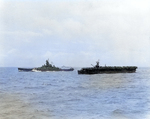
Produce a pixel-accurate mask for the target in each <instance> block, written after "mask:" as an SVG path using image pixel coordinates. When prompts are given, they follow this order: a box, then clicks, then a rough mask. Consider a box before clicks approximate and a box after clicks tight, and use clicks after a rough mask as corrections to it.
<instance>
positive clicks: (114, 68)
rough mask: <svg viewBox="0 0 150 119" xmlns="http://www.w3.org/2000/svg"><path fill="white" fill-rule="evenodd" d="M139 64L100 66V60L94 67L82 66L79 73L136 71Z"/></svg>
mask: <svg viewBox="0 0 150 119" xmlns="http://www.w3.org/2000/svg"><path fill="white" fill-rule="evenodd" d="M136 69H137V66H99V61H97V62H96V65H95V66H93V67H87V68H82V69H81V70H78V74H102V73H134V72H136Z"/></svg>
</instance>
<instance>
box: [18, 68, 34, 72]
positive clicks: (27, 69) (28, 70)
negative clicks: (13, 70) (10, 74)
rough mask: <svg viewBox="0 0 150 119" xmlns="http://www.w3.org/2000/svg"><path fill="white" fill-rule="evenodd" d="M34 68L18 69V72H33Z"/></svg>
mask: <svg viewBox="0 0 150 119" xmlns="http://www.w3.org/2000/svg"><path fill="white" fill-rule="evenodd" d="M32 70H33V68H18V71H24V72H31V71H32Z"/></svg>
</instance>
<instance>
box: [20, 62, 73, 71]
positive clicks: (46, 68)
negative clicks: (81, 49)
mask: <svg viewBox="0 0 150 119" xmlns="http://www.w3.org/2000/svg"><path fill="white" fill-rule="evenodd" d="M73 70H74V68H72V67H62V68H59V67H56V66H55V65H52V64H50V63H49V60H46V64H44V65H42V66H41V67H37V68H18V71H24V72H38V71H41V72H45V71H73Z"/></svg>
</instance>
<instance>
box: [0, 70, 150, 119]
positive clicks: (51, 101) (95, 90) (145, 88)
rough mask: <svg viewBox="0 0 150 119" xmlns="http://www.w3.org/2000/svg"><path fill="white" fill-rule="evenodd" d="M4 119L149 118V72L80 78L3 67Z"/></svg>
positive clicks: (0, 115) (0, 104)
mask: <svg viewBox="0 0 150 119" xmlns="http://www.w3.org/2000/svg"><path fill="white" fill-rule="evenodd" d="M0 119H150V68H138V69H137V70H136V73H116V74H94V75H78V73H77V69H75V70H74V71H70V72H63V71H62V72H61V71H58V72H18V69H17V68H15V67H12V68H10V67H1V68H0Z"/></svg>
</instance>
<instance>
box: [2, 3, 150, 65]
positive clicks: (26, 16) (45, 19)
mask: <svg viewBox="0 0 150 119" xmlns="http://www.w3.org/2000/svg"><path fill="white" fill-rule="evenodd" d="M149 3H150V2H149V0H143V1H140V0H126V1H123V0H121V1H120V0H114V1H111V0H108V1H105V0H101V1H97V0H92V1H90V0H89V1H85V0H82V1H74V0H73V1H65V0H64V1H58V2H56V1H53V0H52V1H47V2H46V1H42V2H41V1H35V2H33V1H26V2H25V1H21V2H19V1H11V2H10V1H7V2H4V1H3V5H2V6H0V9H1V10H2V11H3V12H0V16H1V19H0V26H1V33H0V36H1V39H0V41H1V46H2V48H1V51H0V52H1V54H3V56H4V54H5V55H8V54H6V52H9V51H11V49H16V50H17V51H19V52H20V55H21V54H26V55H27V56H30V55H28V53H29V54H30V53H32V55H33V56H32V57H30V59H31V60H32V59H34V56H35V57H38V54H39V55H40V56H42V57H43V58H42V59H44V58H46V57H52V59H53V60H56V59H57V58H58V57H59V56H58V55H60V56H61V57H62V59H63V60H65V58H66V57H69V56H71V57H72V58H70V59H69V60H68V61H67V62H70V64H71V62H76V61H81V58H80V57H82V56H83V57H82V58H83V61H82V63H79V65H80V64H83V62H84V60H85V61H86V63H84V65H86V64H90V62H92V60H97V59H102V63H103V64H105V63H107V62H108V64H110V65H112V64H118V65H121V64H125V65H128V64H131V65H132V64H138V65H141V66H147V65H148V62H149V59H150V55H149V51H150V47H149V45H150V36H149V33H150V23H149V21H150V8H149V6H148V5H149ZM56 54H58V55H56ZM40 56H39V57H40ZM54 56H55V58H54ZM12 57H13V56H12ZM16 57H18V58H19V57H20V58H21V56H19V54H18V56H16ZM88 57H89V58H90V59H91V60H88V61H87V59H88ZM1 58H2V57H1ZM4 59H5V58H4ZM14 59H15V57H14ZM36 59H38V58H36ZM105 61H106V62H105ZM142 61H144V63H143V62H142ZM62 62H63V61H62ZM64 63H65V61H64ZM75 65H78V62H76V63H75Z"/></svg>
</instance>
